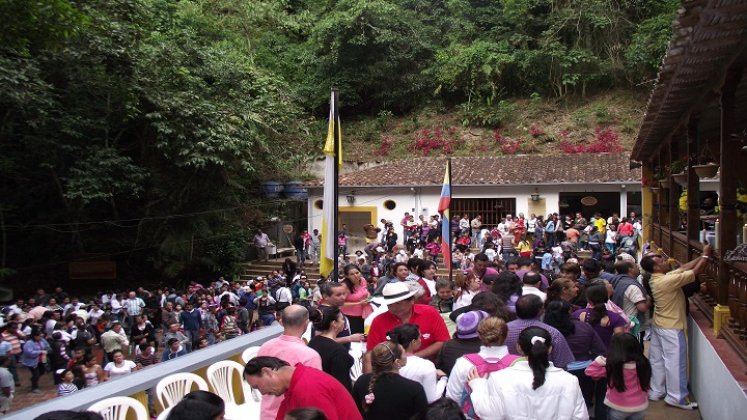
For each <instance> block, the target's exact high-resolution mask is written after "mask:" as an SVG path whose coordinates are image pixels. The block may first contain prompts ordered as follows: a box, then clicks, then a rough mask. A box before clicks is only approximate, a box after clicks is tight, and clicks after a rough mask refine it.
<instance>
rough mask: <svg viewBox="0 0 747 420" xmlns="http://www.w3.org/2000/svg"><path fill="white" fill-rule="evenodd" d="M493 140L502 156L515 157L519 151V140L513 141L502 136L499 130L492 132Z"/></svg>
mask: <svg viewBox="0 0 747 420" xmlns="http://www.w3.org/2000/svg"><path fill="white" fill-rule="evenodd" d="M493 138H494V139H495V142H496V144H498V147H499V148H500V149H501V153H503V154H504V155H515V154H516V153H517V152H518V151H519V149H521V139H517V140H514V139H512V138H511V137H508V136H504V135H503V134H501V130H499V129H496V130H495V131H494V132H493Z"/></svg>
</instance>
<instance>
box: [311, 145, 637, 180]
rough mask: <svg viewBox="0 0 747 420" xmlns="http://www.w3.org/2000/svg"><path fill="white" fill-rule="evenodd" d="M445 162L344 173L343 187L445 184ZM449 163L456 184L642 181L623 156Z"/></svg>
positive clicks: (483, 159)
mask: <svg viewBox="0 0 747 420" xmlns="http://www.w3.org/2000/svg"><path fill="white" fill-rule="evenodd" d="M445 162H446V159H444V158H412V159H404V160H395V161H392V162H388V163H385V164H382V165H379V166H376V167H373V168H368V169H364V170H359V171H354V172H349V173H346V174H343V175H341V176H340V186H344V187H359V186H360V187H376V186H427V185H441V183H443V178H444V168H445ZM451 162H452V169H451V176H452V184H453V185H532V184H598V183H618V182H619V183H623V182H629V183H638V182H640V179H641V170H640V169H634V170H630V169H629V163H630V161H629V159H628V156H627V155H626V154H624V153H615V154H607V153H597V154H569V155H554V156H544V155H517V156H499V157H495V156H493V157H454V158H452V160H451ZM316 185H319V184H318V183H317V184H316ZM310 186H313V185H310Z"/></svg>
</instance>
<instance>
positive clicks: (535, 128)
mask: <svg viewBox="0 0 747 420" xmlns="http://www.w3.org/2000/svg"><path fill="white" fill-rule="evenodd" d="M529 134H531V135H532V137H534V138H537V137H540V136H544V135H545V129H544V128H542V126H540V125H539V124H532V125H531V126H529Z"/></svg>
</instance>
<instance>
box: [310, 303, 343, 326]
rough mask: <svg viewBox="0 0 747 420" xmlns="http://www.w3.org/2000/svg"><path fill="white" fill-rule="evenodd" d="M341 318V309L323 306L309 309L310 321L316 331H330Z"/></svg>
mask: <svg viewBox="0 0 747 420" xmlns="http://www.w3.org/2000/svg"><path fill="white" fill-rule="evenodd" d="M339 316H340V308H338V307H336V306H327V305H322V306H319V307H318V308H311V309H309V320H310V321H311V322H312V324H313V326H314V329H315V330H316V331H329V329H330V328H331V327H332V323H333V322H335V321H336V320H337V318H338V317H339Z"/></svg>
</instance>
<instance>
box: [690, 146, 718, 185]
mask: <svg viewBox="0 0 747 420" xmlns="http://www.w3.org/2000/svg"><path fill="white" fill-rule="evenodd" d="M718 168H719V164H718V163H716V158H715V157H714V156H713V153H711V149H710V148H709V147H708V143H706V146H705V147H704V148H703V151H702V152H701V154H700V157H699V158H698V164H697V165H693V170H694V171H695V173H696V174H697V175H698V178H700V179H703V178H713V177H714V176H716V173H717V172H718Z"/></svg>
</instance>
